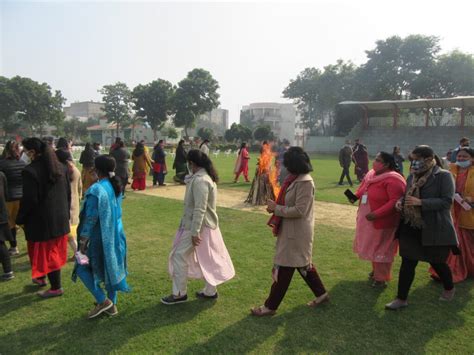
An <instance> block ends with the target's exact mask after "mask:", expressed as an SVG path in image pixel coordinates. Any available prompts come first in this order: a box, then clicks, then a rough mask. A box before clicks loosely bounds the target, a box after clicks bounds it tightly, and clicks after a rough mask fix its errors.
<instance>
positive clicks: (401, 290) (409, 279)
mask: <svg viewBox="0 0 474 355" xmlns="http://www.w3.org/2000/svg"><path fill="white" fill-rule="evenodd" d="M417 265H418V260H411V259H407V258H402V265H401V266H400V273H399V275H398V294H397V298H399V299H401V300H403V301H406V299H407V298H408V292H409V291H410V287H411V284H412V283H413V279H414V278H415V269H416V266H417ZM430 265H431V267H432V268H433V269H434V270H435V271H436V273H437V274H438V276H439V278H440V279H441V281H442V282H443V286H444V289H445V290H447V291H449V290H452V289H453V287H454V284H453V275H452V273H451V269H450V268H449V266H448V264H446V263H430Z"/></svg>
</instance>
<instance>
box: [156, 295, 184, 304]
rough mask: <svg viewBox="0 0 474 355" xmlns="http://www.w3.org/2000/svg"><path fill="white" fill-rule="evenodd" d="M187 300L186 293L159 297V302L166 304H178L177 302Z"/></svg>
mask: <svg viewBox="0 0 474 355" xmlns="http://www.w3.org/2000/svg"><path fill="white" fill-rule="evenodd" d="M187 300H188V295H184V296H181V297H175V296H173V295H169V296H166V297H163V298H162V299H161V303H163V304H166V305H172V304H178V303H183V302H186V301H187Z"/></svg>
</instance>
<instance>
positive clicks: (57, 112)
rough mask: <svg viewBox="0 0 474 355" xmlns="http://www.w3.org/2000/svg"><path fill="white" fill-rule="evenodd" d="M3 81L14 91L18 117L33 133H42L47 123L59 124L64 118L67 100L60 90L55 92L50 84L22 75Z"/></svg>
mask: <svg viewBox="0 0 474 355" xmlns="http://www.w3.org/2000/svg"><path fill="white" fill-rule="evenodd" d="M3 83H4V84H6V85H7V87H9V89H10V90H11V92H13V93H14V97H15V103H14V107H15V111H16V112H18V113H19V115H17V117H19V118H20V119H21V121H22V123H24V124H25V125H26V126H27V127H28V128H29V129H30V133H31V134H33V132H39V134H42V132H43V128H44V127H45V126H46V125H47V124H51V125H54V126H58V125H60V124H61V123H62V121H63V120H64V117H65V116H64V113H63V110H62V107H63V104H64V103H65V101H66V100H65V99H64V98H63V96H62V94H61V92H60V91H59V90H56V91H55V93H54V94H53V93H52V92H51V87H50V86H49V85H48V84H46V83H42V84H40V83H38V82H36V81H34V80H32V79H30V78H23V77H20V76H15V77H13V78H11V79H10V80H8V82H6V81H5V80H4V81H3Z"/></svg>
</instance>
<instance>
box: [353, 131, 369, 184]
mask: <svg viewBox="0 0 474 355" xmlns="http://www.w3.org/2000/svg"><path fill="white" fill-rule="evenodd" d="M352 160H353V161H354V164H355V174H356V175H357V180H359V182H361V181H362V180H364V177H365V174H367V173H368V172H369V153H368V152H367V147H366V146H365V145H363V144H362V143H360V142H359V140H358V139H356V140H355V145H354V148H352Z"/></svg>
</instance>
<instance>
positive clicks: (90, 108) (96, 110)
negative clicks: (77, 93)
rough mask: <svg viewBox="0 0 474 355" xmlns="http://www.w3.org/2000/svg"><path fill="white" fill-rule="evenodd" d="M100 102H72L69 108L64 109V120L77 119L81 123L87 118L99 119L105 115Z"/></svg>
mask: <svg viewBox="0 0 474 355" xmlns="http://www.w3.org/2000/svg"><path fill="white" fill-rule="evenodd" d="M103 108H104V104H103V103H102V102H94V101H83V102H73V103H72V104H71V106H67V107H64V109H63V110H64V114H65V115H66V119H70V118H72V117H77V118H79V119H80V120H81V121H87V120H88V119H89V118H100V117H102V116H104V115H105V112H104V111H103Z"/></svg>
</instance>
